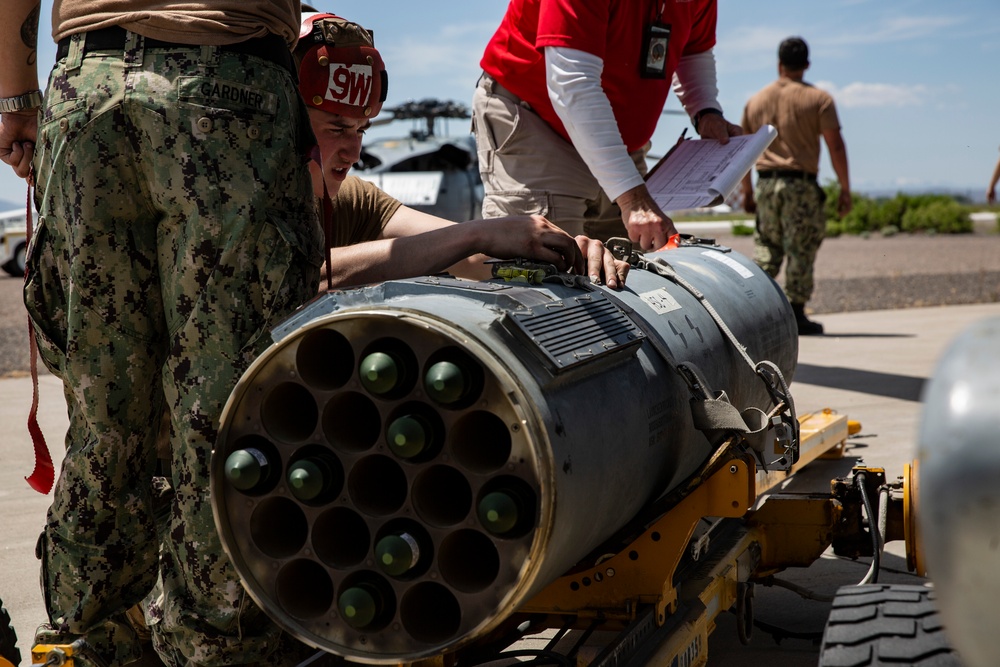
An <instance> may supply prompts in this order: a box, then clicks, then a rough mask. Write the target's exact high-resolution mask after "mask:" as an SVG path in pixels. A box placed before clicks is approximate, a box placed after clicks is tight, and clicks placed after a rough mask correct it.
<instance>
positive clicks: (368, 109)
mask: <svg viewBox="0 0 1000 667" xmlns="http://www.w3.org/2000/svg"><path fill="white" fill-rule="evenodd" d="M295 55H296V57H297V58H298V60H299V92H300V93H301V95H302V98H303V99H304V100H305V103H306V105H307V106H308V107H309V108H311V109H322V110H323V111H328V112H330V113H335V114H340V115H341V116H348V117H350V118H373V117H374V116H376V115H377V114H378V112H379V110H381V108H382V103H383V102H384V101H385V95H386V89H387V88H388V77H387V75H386V72H385V63H383V62H382V56H380V55H379V52H378V50H377V49H376V48H375V42H374V40H373V38H372V34H371V32H369V31H368V30H366V29H365V28H363V27H361V26H360V25H358V24H357V23H352V22H351V21H348V20H346V19H343V18H341V17H339V16H335V15H333V14H324V13H318V14H306V13H305V12H303V14H302V26H301V30H300V31H299V43H298V46H296V48H295Z"/></svg>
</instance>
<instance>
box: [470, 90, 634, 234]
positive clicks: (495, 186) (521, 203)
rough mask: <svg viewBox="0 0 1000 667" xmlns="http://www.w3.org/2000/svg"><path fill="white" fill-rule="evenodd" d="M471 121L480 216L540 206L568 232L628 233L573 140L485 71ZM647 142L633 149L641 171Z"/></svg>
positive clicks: (540, 212)
mask: <svg viewBox="0 0 1000 667" xmlns="http://www.w3.org/2000/svg"><path fill="white" fill-rule="evenodd" d="M472 129H473V132H474V133H475V135H476V146H477V150H478V156H479V173H480V175H481V176H482V179H483V186H484V188H485V197H484V199H483V217H484V218H498V217H503V216H508V215H530V214H538V215H543V216H545V217H546V218H548V219H549V220H550V221H551V222H553V223H555V224H556V225H558V226H559V227H561V228H562V229H564V230H566V231H567V232H568V233H569V234H572V235H573V236H577V235H579V234H586V235H587V236H590V237H591V238H597V239H600V240H602V241H606V240H607V239H609V238H612V237H615V236H618V237H625V238H628V233H627V232H626V230H625V225H624V223H623V222H622V219H621V211H620V209H619V208H618V205H617V204H615V203H614V202H612V201H611V200H610V199H608V196H607V195H606V194H605V193H604V190H602V189H601V186H600V185H599V184H598V182H597V179H596V178H594V175H593V174H592V173H591V171H590V168H589V167H588V166H587V165H586V163H585V162H584V161H583V159H582V158H581V157H580V154H579V153H577V151H576V149H575V148H574V147H573V145H572V144H571V143H570V142H568V141H566V139H564V138H563V137H562V136H560V135H559V134H558V133H557V132H555V130H553V129H552V127H551V126H550V125H549V124H548V123H546V122H545V121H544V120H543V119H542V118H541V117H540V116H539V115H538V114H536V113H535V112H534V111H533V110H532V109H531V107H530V106H529V105H528V104H527V103H526V102H522V101H521V100H520V99H519V98H518V97H517V96H515V95H514V94H512V93H511V92H510V91H509V90H507V89H506V88H504V87H503V86H501V85H500V84H499V83H498V82H497V81H496V80H494V79H493V78H492V77H491V76H489V75H488V74H483V76H482V77H481V78H480V80H479V85H478V86H477V87H476V92H475V94H474V95H473V98H472ZM648 149H649V145H648V144H647V145H646V146H644V147H643V148H641V149H640V150H638V151H635V152H634V153H631V157H632V160H633V162H635V166H636V168H637V169H638V170H639V173H641V174H643V175H645V174H646V152H647V150H648Z"/></svg>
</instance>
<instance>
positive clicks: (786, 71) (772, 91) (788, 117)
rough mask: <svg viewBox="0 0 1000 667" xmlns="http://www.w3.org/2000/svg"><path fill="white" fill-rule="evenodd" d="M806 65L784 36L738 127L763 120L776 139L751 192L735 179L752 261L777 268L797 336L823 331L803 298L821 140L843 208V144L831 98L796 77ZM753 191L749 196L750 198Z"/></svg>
mask: <svg viewBox="0 0 1000 667" xmlns="http://www.w3.org/2000/svg"><path fill="white" fill-rule="evenodd" d="M808 68H809V47H808V46H807V45H806V43H805V41H804V40H802V39H801V38H800V37H789V38H788V39H786V40H785V41H783V42H782V43H781V45H780V46H779V47H778V79H777V81H774V82H773V83H771V84H769V85H768V86H766V87H765V88H763V89H762V90H761V91H760V92H758V93H757V94H756V95H754V96H753V97H752V98H750V101H749V102H747V104H746V107H745V109H744V110H743V122H742V125H743V130H744V131H745V132H748V133H753V132H756V131H757V130H758V129H759V128H760V127H761V126H762V125H765V124H770V125H773V126H774V127H775V128H777V130H778V137H777V139H775V140H774V142H772V143H771V145H770V146H769V147H768V148H767V150H765V151H764V154H763V155H761V157H760V159H759V160H758V161H757V177H758V180H757V190H756V193H755V192H754V189H753V187H752V178H751V175H750V174H747V176H746V177H745V178H744V179H743V208H744V209H745V210H746V211H747V212H748V213H753V212H755V211H756V213H757V228H756V232H755V234H754V261H755V262H757V264H758V265H759V266H760V267H761V268H763V269H764V270H765V271H767V273H768V274H769V275H770V276H771V277H772V278H773V277H775V276H777V275H778V271H779V270H780V269H781V263H782V261H784V260H785V259H787V260H788V262H787V264H786V266H785V295H786V296H787V297H788V300H789V301H790V302H791V304H792V309H793V311H794V312H795V320H796V322H797V324H798V328H799V335H818V334H822V333H823V325H822V324H820V323H818V322H814V321H812V320H810V319H809V318H808V317H807V316H806V313H805V305H806V302H808V301H809V298H810V297H811V296H812V292H813V264H814V263H815V261H816V253H817V252H818V251H819V247H820V244H821V243H822V242H823V238H824V236H825V235H826V216H825V213H824V210H823V209H824V206H823V204H824V201H825V199H826V195H825V193H824V192H823V189H822V188H821V187H820V186H819V184H818V183H817V182H816V175H817V173H818V172H819V157H820V145H819V138H820V137H823V140H824V141H825V142H826V146H827V149H828V150H829V151H830V162H831V163H832V164H833V170H834V171H835V172H836V173H837V179H838V180H839V181H840V195H839V200H838V202H837V210H838V212H839V213H840V215H841V216H844V215H847V213H848V212H849V211H850V210H851V186H850V179H849V177H848V170H847V149H846V147H845V146H844V138H843V136H842V135H841V133H840V121H839V120H838V118H837V110H836V107H835V106H834V103H833V98H832V97H831V96H830V95H829V94H828V93H827V92H825V91H823V90H820V89H818V88H815V87H813V86H812V84H809V83H806V82H805V81H803V80H802V76H803V75H804V74H805V71H806V69H808ZM755 194H756V199H755Z"/></svg>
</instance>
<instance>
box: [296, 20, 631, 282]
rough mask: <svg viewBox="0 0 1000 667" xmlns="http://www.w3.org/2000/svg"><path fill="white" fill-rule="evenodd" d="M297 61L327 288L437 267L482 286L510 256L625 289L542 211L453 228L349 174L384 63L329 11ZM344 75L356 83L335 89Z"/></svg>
mask: <svg viewBox="0 0 1000 667" xmlns="http://www.w3.org/2000/svg"><path fill="white" fill-rule="evenodd" d="M334 27H335V28H336V29H335V30H334V29H333V28H334ZM324 34H336V35H337V43H336V44H335V45H334V44H330V43H325V42H324V37H323V35H324ZM295 55H296V58H297V60H298V61H299V90H300V92H301V94H302V98H303V99H304V100H305V103H306V106H307V108H308V110H309V120H310V124H311V125H312V128H313V132H314V133H315V135H316V140H317V142H318V145H317V149H316V150H315V151H314V153H313V161H312V162H311V164H310V167H311V169H312V175H313V189H314V191H315V193H316V195H317V197H318V198H319V199H320V200H321V201H322V202H323V212H322V216H323V218H324V222H325V228H326V233H327V237H328V243H329V245H330V246H331V250H330V252H329V257H328V259H329V267H328V276H329V284H328V285H327V286H328V287H330V288H343V287H349V286H352V285H359V284H365V283H373V282H381V281H385V280H393V279H399V278H409V277H413V276H422V275H428V274H434V273H439V272H443V271H447V272H449V273H451V274H453V275H455V276H458V277H460V278H468V279H474V280H485V279H488V278H490V277H491V268H490V266H489V265H488V264H485V262H486V261H487V260H489V259H490V258H497V259H510V258H514V257H526V258H529V259H533V260H536V261H539V262H545V263H548V264H552V265H554V266H556V268H558V269H559V270H561V271H568V272H575V273H577V274H581V275H586V276H588V277H589V278H591V279H592V280H594V281H601V282H604V283H605V284H607V285H608V286H609V287H612V288H620V287H622V286H623V285H624V283H625V276H626V275H627V273H628V268H629V267H628V264H627V263H625V262H620V261H617V260H615V259H614V256H613V255H612V254H611V252H610V251H608V250H607V249H606V248H605V247H604V244H603V243H601V242H600V241H597V240H595V239H591V238H588V237H587V236H583V235H580V236H576V237H573V236H570V235H569V234H567V233H566V232H565V231H563V230H562V229H560V228H559V227H557V226H555V225H554V224H553V223H551V222H549V221H548V220H547V219H545V218H544V217H542V216H541V215H518V216H510V217H504V218H497V219H489V220H470V221H467V222H462V223H454V222H451V221H449V220H444V219H442V218H439V217H436V216H433V215H428V214H426V213H422V212H420V211H417V210H415V209H412V208H409V207H407V206H403V205H402V204H401V203H400V202H399V201H397V200H396V199H394V198H392V197H391V196H389V195H388V194H386V193H385V192H383V191H382V190H380V189H379V188H378V187H377V186H375V185H374V184H373V183H370V182H368V181H365V180H362V179H360V178H357V177H356V176H352V175H350V173H349V172H350V169H351V166H352V165H354V164H355V163H356V162H357V161H358V160H359V159H360V157H361V143H362V138H363V137H364V134H365V131H366V130H367V129H368V128H369V127H371V124H372V119H373V118H374V117H375V116H377V115H378V113H379V110H380V109H381V105H382V100H383V99H384V98H385V90H384V89H383V87H382V86H383V85H384V84H385V83H386V82H387V80H388V77H386V76H383V75H384V65H383V63H382V58H381V56H380V55H379V53H378V50H377V49H376V48H375V46H374V43H373V41H372V39H371V37H370V34H369V33H368V31H367V30H366V29H365V28H363V27H361V26H359V25H358V24H356V23H352V22H350V21H347V20H345V19H343V18H341V17H338V16H334V15H332V14H325V13H319V14H304V15H303V22H302V31H301V33H300V35H299V46H298V48H297V49H296V54H295ZM349 77H354V80H353V84H351V85H345V86H340V85H339V84H338V82H340V81H344V82H346V81H348V79H349ZM359 77H360V78H359ZM361 91H364V94H357V93H359V92H361ZM352 95H353V97H352Z"/></svg>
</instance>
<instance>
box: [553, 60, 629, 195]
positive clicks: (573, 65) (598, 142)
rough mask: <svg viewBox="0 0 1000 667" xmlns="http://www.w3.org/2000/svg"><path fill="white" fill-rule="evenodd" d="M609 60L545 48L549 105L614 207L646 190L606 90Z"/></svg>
mask: <svg viewBox="0 0 1000 667" xmlns="http://www.w3.org/2000/svg"><path fill="white" fill-rule="evenodd" d="M603 71H604V60H603V59H601V58H599V57H597V56H595V55H593V54H591V53H587V52H585V51H579V50H577V49H569V48H565V47H558V46H547V47H545V78H546V81H548V90H549V99H550V100H551V101H552V106H553V107H554V108H555V112H556V115H557V116H559V120H561V121H562V123H563V125H564V126H565V127H566V132H567V134H569V138H570V141H572V142H573V146H574V147H575V148H576V151H577V152H578V153H579V154H580V157H581V158H583V161H584V163H585V164H586V165H587V166H588V167H589V168H590V171H591V173H592V174H594V178H596V179H597V182H598V184H600V186H601V188H602V189H603V190H604V192H605V193H606V194H607V195H608V197H609V198H610V199H611V201H614V200H616V199H618V197H619V196H621V194H622V193H624V192H627V191H628V190H631V189H632V188H634V187H636V186H638V185H642V183H643V178H642V175H641V174H639V172H638V171H637V170H636V168H635V163H634V162H633V161H632V158H631V157H629V154H628V149H626V148H625V142H624V141H622V136H621V133H620V132H619V131H618V122H617V121H616V120H615V114H614V111H612V110H611V102H610V101H609V100H608V96H607V95H606V94H605V93H604V89H603V88H602V87H601V73H602V72H603Z"/></svg>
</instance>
